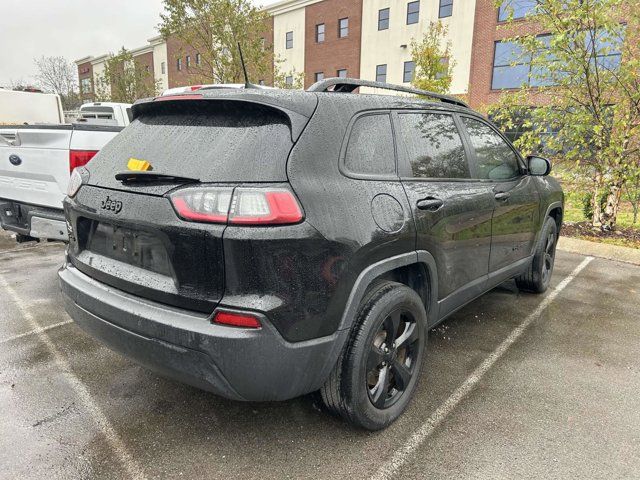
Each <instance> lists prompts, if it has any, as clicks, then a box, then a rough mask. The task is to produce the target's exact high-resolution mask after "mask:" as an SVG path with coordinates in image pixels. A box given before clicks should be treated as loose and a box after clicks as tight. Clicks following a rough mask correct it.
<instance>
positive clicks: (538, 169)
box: [527, 155, 551, 177]
mask: <svg viewBox="0 0 640 480" xmlns="http://www.w3.org/2000/svg"><path fill="white" fill-rule="evenodd" d="M527 164H528V166H529V174H530V175H533V176H536V177H546V176H547V175H549V174H550V173H551V160H549V159H547V158H544V157H536V156H535V155H530V156H528V157H527Z"/></svg>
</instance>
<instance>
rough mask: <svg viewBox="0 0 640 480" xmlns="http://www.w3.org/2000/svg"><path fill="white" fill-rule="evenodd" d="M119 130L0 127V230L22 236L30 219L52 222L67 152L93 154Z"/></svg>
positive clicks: (65, 174) (62, 184)
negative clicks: (0, 224)
mask: <svg viewBox="0 0 640 480" xmlns="http://www.w3.org/2000/svg"><path fill="white" fill-rule="evenodd" d="M122 129H123V127H118V126H105V125H92V124H64V125H14V126H11V125H9V126H6V125H3V126H0V204H2V206H3V212H0V215H1V216H0V218H1V219H2V226H3V227H4V228H8V227H9V229H12V230H14V231H16V232H19V233H21V234H25V233H24V231H25V230H28V229H30V228H31V227H32V226H31V223H32V217H34V216H35V217H43V218H44V221H45V223H47V221H48V220H51V219H52V218H53V217H58V215H55V213H58V214H61V213H62V200H63V199H64V197H65V194H66V190H67V184H68V183H69V176H70V173H71V172H70V152H71V151H72V150H79V151H99V150H100V149H102V147H103V146H104V145H106V144H107V143H108V142H109V141H110V140H111V139H112V138H113V137H115V136H116V135H117V134H118V133H119V132H120V131H121V130H122ZM7 212H9V213H7ZM25 212H27V213H25ZM43 212H48V213H43ZM51 213H53V214H54V215H52V214H51ZM19 217H22V218H21V219H20V218H19ZM49 217H51V218H49ZM57 221H58V220H57ZM38 222H39V223H42V221H40V220H38ZM38 222H36V223H38ZM10 227H15V228H10ZM41 230H42V229H41ZM54 230H56V231H58V230H59V226H56V228H55V229H54ZM63 236H66V229H65V233H64V235H63ZM45 237H46V238H49V237H48V236H45ZM58 237H59V236H56V237H55V238H58Z"/></svg>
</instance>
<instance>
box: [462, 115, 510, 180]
mask: <svg viewBox="0 0 640 480" xmlns="http://www.w3.org/2000/svg"><path fill="white" fill-rule="evenodd" d="M461 118H462V123H463V124H464V126H465V128H466V129H467V133H468V135H469V139H470V140H471V146H472V148H473V149H474V150H475V154H476V169H477V178H479V179H481V180H509V179H511V178H514V177H517V176H518V175H520V166H519V162H518V156H517V155H516V153H515V152H514V151H513V149H512V148H511V147H510V146H509V144H508V143H507V142H506V141H505V140H504V139H503V138H502V137H501V136H500V135H499V134H498V133H497V132H496V131H495V130H494V129H493V128H491V127H490V126H489V125H487V124H486V123H485V122H482V121H480V120H477V119H475V118H470V117H465V116H463V117H461Z"/></svg>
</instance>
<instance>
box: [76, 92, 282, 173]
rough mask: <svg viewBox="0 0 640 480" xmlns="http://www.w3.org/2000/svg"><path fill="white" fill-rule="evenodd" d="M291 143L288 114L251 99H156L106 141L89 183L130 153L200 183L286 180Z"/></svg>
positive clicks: (117, 168)
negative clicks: (164, 100)
mask: <svg viewBox="0 0 640 480" xmlns="http://www.w3.org/2000/svg"><path fill="white" fill-rule="evenodd" d="M292 146H293V143H292V141H291V131H290V128H289V123H288V119H287V117H286V116H285V115H284V114H281V113H280V112H279V111H277V110H274V109H272V108H268V107H262V106H259V105H255V104H250V103H241V102H223V101H208V100H196V101H175V102H158V104H157V105H153V106H152V107H151V111H147V112H145V113H144V114H142V115H141V116H139V117H138V118H136V120H134V121H133V122H132V123H131V125H129V126H128V127H127V128H126V129H124V130H123V131H122V133H120V134H119V135H118V136H116V137H115V138H114V139H113V140H112V141H111V142H109V143H108V144H107V145H106V146H105V147H104V148H103V149H102V151H101V152H100V155H99V156H97V157H96V159H95V161H92V162H91V163H90V164H89V166H88V168H89V170H90V172H91V183H94V184H98V185H100V184H102V185H104V184H105V183H111V179H112V178H113V176H114V175H115V174H116V173H118V172H122V171H126V170H127V163H128V160H129V159H130V158H135V159H138V160H146V161H148V162H149V163H150V164H151V165H152V169H153V171H154V172H158V173H163V174H170V175H180V176H185V177H193V178H197V179H199V180H200V181H202V182H243V181H249V182H255V181H265V182H269V181H285V180H286V179H287V176H286V162H287V157H288V155H289V152H290V150H291V148H292Z"/></svg>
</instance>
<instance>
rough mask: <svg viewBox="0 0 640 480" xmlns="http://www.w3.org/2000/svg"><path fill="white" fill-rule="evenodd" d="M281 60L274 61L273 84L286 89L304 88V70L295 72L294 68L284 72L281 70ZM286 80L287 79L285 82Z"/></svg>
mask: <svg viewBox="0 0 640 480" xmlns="http://www.w3.org/2000/svg"><path fill="white" fill-rule="evenodd" d="M281 63H282V61H281V60H277V61H276V62H275V65H274V68H273V86H274V87H276V88H284V89H288V90H302V89H304V72H297V71H296V70H295V69H293V70H290V71H288V72H285V71H283V70H281V68H280V64H281ZM287 80H289V81H288V82H287Z"/></svg>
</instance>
